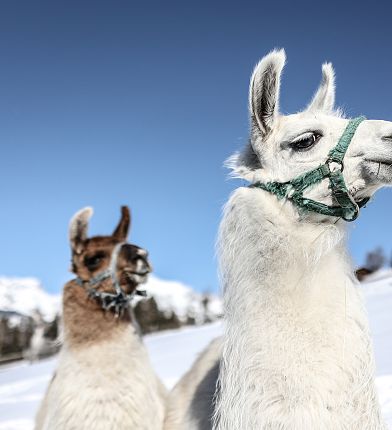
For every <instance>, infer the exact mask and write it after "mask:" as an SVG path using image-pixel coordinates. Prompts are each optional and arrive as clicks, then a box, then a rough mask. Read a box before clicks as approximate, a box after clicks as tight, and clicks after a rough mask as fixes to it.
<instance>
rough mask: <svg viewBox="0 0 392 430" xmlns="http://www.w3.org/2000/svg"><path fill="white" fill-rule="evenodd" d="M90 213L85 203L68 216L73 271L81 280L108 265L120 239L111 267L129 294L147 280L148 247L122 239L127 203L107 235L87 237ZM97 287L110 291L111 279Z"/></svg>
mask: <svg viewBox="0 0 392 430" xmlns="http://www.w3.org/2000/svg"><path fill="white" fill-rule="evenodd" d="M92 214H93V210H92V208H89V207H87V208H84V209H81V210H80V211H79V212H77V213H76V214H75V215H74V216H73V218H72V219H71V222H70V227H69V239H70V243H71V250H72V272H73V273H75V274H76V275H77V276H78V277H79V278H80V279H81V280H82V281H84V282H89V281H91V280H92V279H94V278H95V277H96V276H97V275H99V274H100V273H103V272H104V271H106V270H108V269H109V267H110V264H111V259H112V254H113V252H114V250H115V248H116V246H117V245H119V244H121V243H123V245H122V246H121V249H120V251H119V254H118V258H117V263H116V267H115V269H114V270H116V275H117V279H118V280H119V283H120V286H121V288H122V289H123V291H124V292H125V293H126V294H131V293H132V292H133V291H134V290H135V289H136V287H137V286H138V285H139V284H141V283H143V282H145V281H146V280H147V275H148V274H149V273H150V271H151V266H150V263H149V261H148V258H147V257H148V254H147V251H145V250H144V249H142V248H139V247H138V246H136V245H131V244H129V243H125V242H126V239H127V236H128V230H129V226H130V220H131V219H130V212H129V209H128V207H126V206H123V207H122V208H121V219H120V221H119V223H118V225H117V227H116V228H115V229H114V231H113V233H112V235H110V236H94V237H91V238H89V237H88V222H89V219H90V217H91V216H92ZM96 290H98V291H100V292H113V281H112V279H106V280H104V281H102V282H100V283H99V284H98V285H97V286H96Z"/></svg>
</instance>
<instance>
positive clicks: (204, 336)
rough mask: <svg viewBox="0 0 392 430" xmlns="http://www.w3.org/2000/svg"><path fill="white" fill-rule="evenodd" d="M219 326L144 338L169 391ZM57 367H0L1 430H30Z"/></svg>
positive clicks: (44, 363) (43, 363)
mask: <svg viewBox="0 0 392 430" xmlns="http://www.w3.org/2000/svg"><path fill="white" fill-rule="evenodd" d="M221 331H222V327H221V324H220V323H214V324H209V325H205V326H201V327H192V328H183V329H180V330H177V331H171V332H165V333H160V334H153V335H149V336H146V337H145V343H146V345H147V348H148V350H149V353H150V358H151V362H152V365H153V366H154V368H155V369H156V371H157V373H158V375H159V376H160V377H161V378H162V380H163V382H164V383H165V385H166V386H167V387H168V388H171V387H172V386H173V385H174V384H175V383H176V382H177V380H178V379H179V378H180V377H181V375H182V374H183V373H185V372H186V371H187V370H188V368H189V367H190V365H191V364H192V362H193V361H194V360H195V358H196V356H197V354H198V353H199V352H200V351H201V350H202V349H203V348H204V347H205V346H207V344H208V343H209V342H210V340H212V339H213V338H215V337H217V336H219V335H220V334H221ZM55 367H56V358H51V359H49V360H44V361H41V362H39V363H37V364H32V365H29V364H27V363H22V364H14V365H10V366H6V367H0V430H32V429H33V423H34V415H35V412H36V410H37V408H38V405H39V402H40V400H41V398H42V396H43V395H44V392H45V388H46V386H47V384H48V382H49V380H50V378H51V376H52V373H53V371H54V369H55Z"/></svg>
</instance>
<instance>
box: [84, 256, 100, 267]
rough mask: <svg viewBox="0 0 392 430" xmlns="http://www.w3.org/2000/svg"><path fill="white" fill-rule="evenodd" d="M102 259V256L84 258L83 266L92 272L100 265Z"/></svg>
mask: <svg viewBox="0 0 392 430" xmlns="http://www.w3.org/2000/svg"><path fill="white" fill-rule="evenodd" d="M104 258H105V255H104V254H96V255H93V256H91V257H86V258H85V259H84V264H85V265H86V266H87V268H88V269H89V270H94V269H96V268H97V267H98V266H99V265H100V264H101V262H102V260H103V259H104Z"/></svg>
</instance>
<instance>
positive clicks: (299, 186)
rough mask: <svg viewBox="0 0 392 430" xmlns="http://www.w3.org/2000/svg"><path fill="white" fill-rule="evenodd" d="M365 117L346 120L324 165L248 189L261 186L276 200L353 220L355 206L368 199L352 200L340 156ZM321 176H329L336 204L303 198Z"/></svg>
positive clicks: (355, 215) (343, 154)
mask: <svg viewBox="0 0 392 430" xmlns="http://www.w3.org/2000/svg"><path fill="white" fill-rule="evenodd" d="M365 119H366V118H365V117H364V116H360V117H358V118H354V119H352V120H350V121H349V123H348V125H347V127H346V129H345V130H344V132H343V134H342V136H341V138H340V139H339V142H338V143H337V145H336V146H335V147H334V148H332V150H331V151H329V153H328V158H327V160H326V162H325V163H324V164H321V165H320V166H318V167H317V168H316V169H313V170H310V171H309V172H306V173H304V174H302V175H300V176H297V177H296V178H294V179H292V180H291V181H288V182H267V183H265V184H264V183H262V182H256V183H255V184H252V185H250V187H251V188H261V189H263V190H265V191H268V192H270V193H272V194H275V195H276V196H277V197H278V199H284V198H285V199H287V200H291V201H292V202H293V203H294V204H295V205H296V206H298V208H300V209H301V210H303V211H311V212H317V213H319V214H322V215H328V216H333V217H339V218H343V219H344V220H345V221H354V220H355V219H356V218H357V217H358V214H359V209H360V208H361V207H363V206H365V205H366V203H367V202H368V201H369V199H368V198H365V199H362V200H360V201H358V202H356V201H355V200H354V198H353V196H352V195H351V194H350V192H349V191H348V189H347V186H346V183H345V182H344V178H343V173H342V172H343V169H344V164H343V159H344V156H345V155H346V152H347V148H348V147H349V145H350V143H351V140H352V138H353V136H354V134H355V132H356V130H357V128H358V126H359V124H361V122H362V121H364V120H365ZM325 178H328V179H329V188H330V189H331V191H332V196H333V197H334V199H335V200H336V202H337V203H338V206H329V205H326V204H324V203H320V202H317V201H315V200H311V199H308V198H306V197H304V195H303V193H304V191H305V190H306V189H307V188H309V187H311V186H313V185H315V184H317V183H319V182H321V181H322V180H324V179H325Z"/></svg>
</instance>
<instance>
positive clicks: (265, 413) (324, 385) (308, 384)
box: [214, 188, 384, 430]
mask: <svg viewBox="0 0 392 430" xmlns="http://www.w3.org/2000/svg"><path fill="white" fill-rule="evenodd" d="M219 250H220V262H221V271H222V282H223V284H224V287H225V311H226V321H227V327H226V332H225V336H224V350H223V360H222V363H221V373H220V384H221V394H220V397H219V401H218V405H217V409H216V424H215V427H214V428H215V429H216V430H229V429H234V428H236V429H249V430H250V429H282V430H283V429H291V430H306V429H309V430H310V429H326V430H327V429H328V430H333V429H363V430H365V429H366V430H379V429H382V428H384V426H383V424H382V421H381V417H380V411H379V405H378V402H377V395H376V391H375V387H374V380H373V378H374V364H373V353H372V348H371V341H370V336H369V331H368V324H367V318H366V314H365V311H364V309H363V304H362V299H361V297H360V293H359V291H358V287H357V285H356V281H355V280H354V278H353V274H352V269H351V267H350V262H349V260H348V258H347V255H346V251H345V233H344V226H343V224H342V223H340V224H338V225H336V226H334V225H330V224H326V225H323V224H314V225H311V224H307V223H301V222H298V221H296V220H290V218H289V217H288V216H287V212H286V209H285V208H282V207H281V206H280V205H279V204H277V202H276V201H275V200H274V197H273V196H272V195H269V194H267V193H264V192H260V191H259V190H255V189H246V188H245V189H239V190H237V191H236V192H235V193H234V195H233V196H232V198H231V199H230V201H229V203H228V205H227V207H226V210H225V217H224V219H223V221H222V225H221V233H220V245H219Z"/></svg>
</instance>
